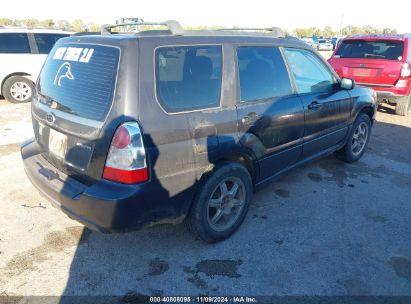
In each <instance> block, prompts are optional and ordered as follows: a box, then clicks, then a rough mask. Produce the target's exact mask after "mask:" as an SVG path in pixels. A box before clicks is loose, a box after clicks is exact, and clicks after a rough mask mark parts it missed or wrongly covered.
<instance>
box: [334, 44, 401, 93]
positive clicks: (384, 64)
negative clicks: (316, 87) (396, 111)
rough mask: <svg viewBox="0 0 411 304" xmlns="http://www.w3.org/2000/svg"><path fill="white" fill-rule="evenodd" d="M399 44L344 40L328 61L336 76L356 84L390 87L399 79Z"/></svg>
mask: <svg viewBox="0 0 411 304" xmlns="http://www.w3.org/2000/svg"><path fill="white" fill-rule="evenodd" d="M403 52H404V43H403V41H400V40H346V41H343V42H342V43H341V45H340V47H339V48H338V50H337V51H336V53H335V54H334V56H333V58H332V59H331V60H330V63H331V65H332V66H333V67H334V68H335V70H336V72H337V73H338V74H339V75H340V76H343V77H347V78H352V79H354V80H355V81H357V82H358V83H360V84H364V85H379V86H393V85H395V83H396V82H397V80H398V79H399V78H400V71H401V66H402V60H403V57H402V56H403Z"/></svg>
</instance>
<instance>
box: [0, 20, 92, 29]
mask: <svg viewBox="0 0 411 304" xmlns="http://www.w3.org/2000/svg"><path fill="white" fill-rule="evenodd" d="M0 25H5V26H19V27H20V26H21V27H26V28H46V29H59V30H63V31H68V32H97V31H100V25H99V24H97V23H85V22H84V21H83V20H81V19H75V20H73V21H68V20H57V21H56V20H53V19H43V20H39V19H35V18H31V19H8V18H0Z"/></svg>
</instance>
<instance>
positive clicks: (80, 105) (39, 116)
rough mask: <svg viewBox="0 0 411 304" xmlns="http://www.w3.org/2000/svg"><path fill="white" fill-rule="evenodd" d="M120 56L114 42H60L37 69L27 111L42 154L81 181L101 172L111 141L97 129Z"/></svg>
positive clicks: (108, 101) (108, 104)
mask: <svg viewBox="0 0 411 304" xmlns="http://www.w3.org/2000/svg"><path fill="white" fill-rule="evenodd" d="M119 60H120V49H119V48H118V47H115V46H106V45H97V44H84V43H64V44H58V45H56V46H55V47H54V48H53V49H52V51H51V53H50V55H49V56H48V58H47V60H46V62H45V64H44V66H43V69H42V71H41V73H40V77H39V80H38V84H37V96H36V98H35V100H34V101H33V105H32V115H33V127H34V133H35V137H36V140H37V142H38V143H39V146H40V148H41V152H42V155H43V157H44V158H46V159H47V160H48V161H49V162H50V163H51V164H52V165H54V166H55V167H56V168H57V169H59V170H61V171H63V172H64V173H66V174H68V175H71V176H75V177H76V178H77V179H79V180H81V181H84V182H87V181H88V182H91V181H92V180H94V179H98V178H99V176H101V171H102V166H101V162H104V161H105V157H106V155H107V151H108V148H109V144H110V142H109V141H108V140H104V136H102V134H101V133H102V132H101V131H102V129H103V126H104V124H105V120H106V117H107V115H108V113H109V112H110V109H111V106H112V103H113V98H114V94H115V88H116V80H117V73H118V65H119ZM93 161H94V163H100V165H99V166H97V167H96V166H93Z"/></svg>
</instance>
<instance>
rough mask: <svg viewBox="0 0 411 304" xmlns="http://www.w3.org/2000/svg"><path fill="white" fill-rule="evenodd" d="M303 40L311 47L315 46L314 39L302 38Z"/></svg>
mask: <svg viewBox="0 0 411 304" xmlns="http://www.w3.org/2000/svg"><path fill="white" fill-rule="evenodd" d="M301 40H302V41H304V42H305V43H307V44H308V45H310V46H311V45H313V43H314V41H313V38H311V37H302V38H301Z"/></svg>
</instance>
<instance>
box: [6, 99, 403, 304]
mask: <svg viewBox="0 0 411 304" xmlns="http://www.w3.org/2000/svg"><path fill="white" fill-rule="evenodd" d="M392 112H393V109H392V107H384V108H383V109H382V110H381V111H380V112H379V113H378V116H377V122H376V124H375V127H374V129H373V135H372V139H371V142H370V146H369V148H368V150H367V152H366V154H365V156H364V157H363V158H362V159H361V161H359V162H357V163H355V164H350V165H348V164H344V163H342V162H340V161H337V160H336V159H334V158H333V157H328V158H326V159H323V160H321V161H318V162H316V163H313V164H310V165H307V166H305V167H303V168H300V169H297V170H295V171H294V172H292V173H291V174H289V175H288V176H286V177H284V178H282V179H281V180H278V181H277V182H275V183H273V184H272V185H270V186H268V187H267V188H265V189H264V190H262V191H260V192H258V193H256V194H255V197H254V201H253V204H252V207H251V210H250V212H249V214H248V216H247V218H246V220H245V222H244V224H243V225H242V227H241V229H240V230H239V231H238V232H237V233H236V234H235V235H234V236H233V237H232V238H230V239H229V240H227V241H225V242H223V243H219V244H215V245H207V244H204V243H202V242H200V241H197V240H194V239H193V238H192V236H191V235H190V234H189V233H187V232H186V230H185V229H184V227H182V226H168V225H167V226H158V227H153V228H149V229H144V230H141V231H138V232H134V233H128V234H114V235H103V234H100V233H97V232H91V231H90V230H88V229H84V228H83V226H81V225H80V224H79V223H77V222H75V221H72V220H70V219H69V218H67V217H66V216H65V215H64V214H63V213H61V212H60V211H59V210H57V209H54V208H53V207H51V205H50V204H49V203H48V202H47V201H45V200H44V199H43V198H42V197H41V196H40V195H39V194H38V193H37V192H36V190H35V189H34V188H33V187H32V185H31V184H30V182H29V181H28V179H27V178H26V176H25V173H24V171H23V167H22V163H21V160H20V154H19V143H20V142H21V141H22V140H24V139H25V138H27V137H30V136H31V134H32V131H31V124H30V105H29V104H25V105H12V104H9V103H6V102H5V101H4V100H1V101H0V130H1V136H0V172H1V183H0V201H1V204H2V206H1V208H0V223H1V225H0V295H118V296H130V295H138V294H144V295H198V294H207V295H227V294H230V295H411V238H410V231H411V221H410V218H411V199H410V197H411V153H410V151H411V118H405V117H399V116H395V115H393V114H392ZM125 299H126V298H125Z"/></svg>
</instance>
